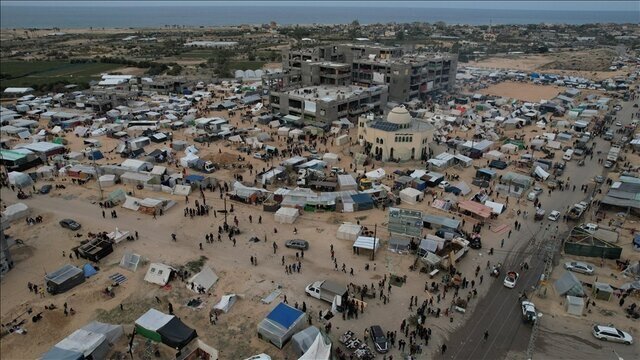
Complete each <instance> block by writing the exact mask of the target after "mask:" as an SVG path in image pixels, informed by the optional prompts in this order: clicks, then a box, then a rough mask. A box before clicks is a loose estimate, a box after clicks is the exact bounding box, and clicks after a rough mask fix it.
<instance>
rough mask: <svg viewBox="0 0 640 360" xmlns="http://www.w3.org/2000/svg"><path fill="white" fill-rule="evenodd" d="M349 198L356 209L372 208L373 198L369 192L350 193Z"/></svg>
mask: <svg viewBox="0 0 640 360" xmlns="http://www.w3.org/2000/svg"><path fill="white" fill-rule="evenodd" d="M351 199H352V200H353V205H354V207H355V209H354V210H356V211H363V210H371V209H373V206H374V203H373V198H372V197H371V195H370V194H367V193H359V194H354V195H351Z"/></svg>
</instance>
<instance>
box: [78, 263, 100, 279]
mask: <svg viewBox="0 0 640 360" xmlns="http://www.w3.org/2000/svg"><path fill="white" fill-rule="evenodd" d="M82 272H83V273H84V277H85V278H86V279H88V278H90V277H92V276H93V275H96V274H97V273H98V270H96V268H94V267H93V266H91V264H84V266H83V267H82Z"/></svg>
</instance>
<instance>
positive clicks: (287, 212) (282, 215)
mask: <svg viewBox="0 0 640 360" xmlns="http://www.w3.org/2000/svg"><path fill="white" fill-rule="evenodd" d="M299 215H300V212H299V211H298V209H295V208H289V207H282V208H280V209H278V211H276V214H275V220H276V222H277V223H280V224H293V223H294V222H295V221H296V219H297V218H298V216H299Z"/></svg>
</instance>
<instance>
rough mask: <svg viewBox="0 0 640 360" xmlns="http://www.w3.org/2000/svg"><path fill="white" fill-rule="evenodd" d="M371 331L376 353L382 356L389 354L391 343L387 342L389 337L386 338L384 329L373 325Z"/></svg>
mask: <svg viewBox="0 0 640 360" xmlns="http://www.w3.org/2000/svg"><path fill="white" fill-rule="evenodd" d="M369 331H370V334H371V340H372V341H373V345H374V346H375V348H376V351H377V352H379V353H380V354H385V353H387V352H388V351H389V342H388V341H387V337H386V336H385V334H384V331H382V328H381V327H380V326H379V325H372V326H371V329H370V330H369Z"/></svg>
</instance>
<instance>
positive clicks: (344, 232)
mask: <svg viewBox="0 0 640 360" xmlns="http://www.w3.org/2000/svg"><path fill="white" fill-rule="evenodd" d="M361 232H362V226H361V225H358V224H352V223H344V224H342V225H340V227H339V228H338V234H337V235H336V237H337V238H338V239H340V240H351V241H355V240H356V239H357V238H358V236H360V233H361Z"/></svg>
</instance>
